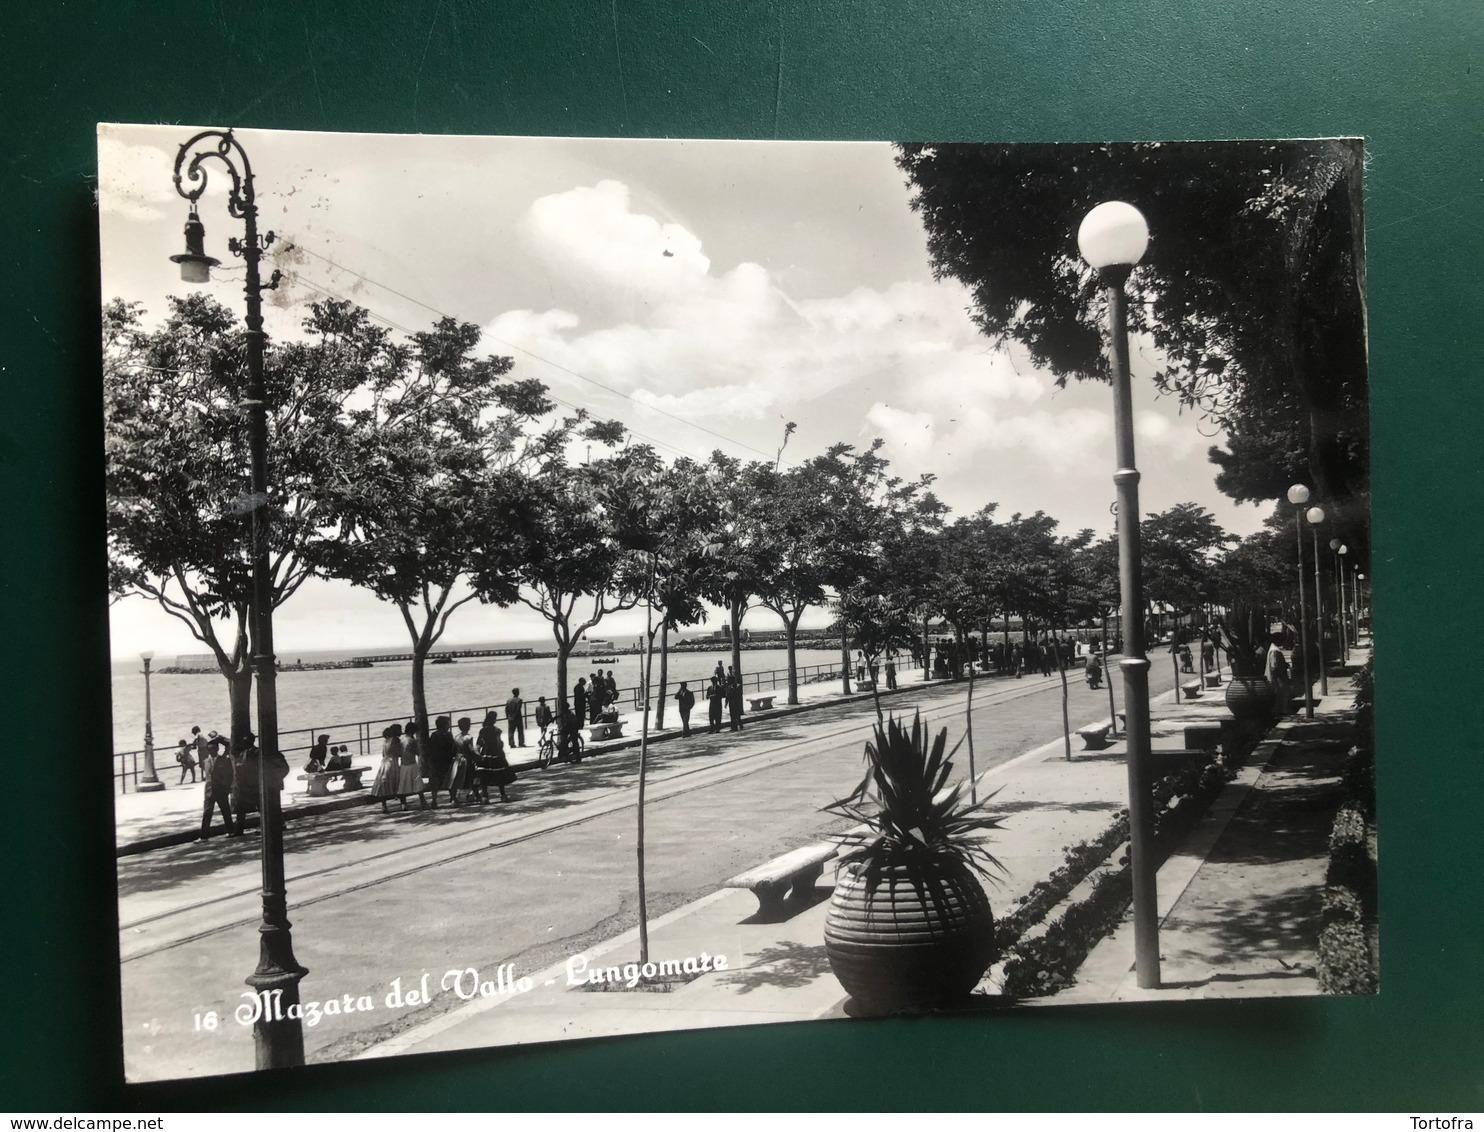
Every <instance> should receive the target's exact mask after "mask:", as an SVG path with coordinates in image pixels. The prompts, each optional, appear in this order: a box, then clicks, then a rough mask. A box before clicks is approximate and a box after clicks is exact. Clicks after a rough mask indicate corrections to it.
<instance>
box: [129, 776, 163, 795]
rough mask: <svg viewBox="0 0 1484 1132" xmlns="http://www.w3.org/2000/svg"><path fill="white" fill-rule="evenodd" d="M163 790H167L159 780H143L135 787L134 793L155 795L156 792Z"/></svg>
mask: <svg viewBox="0 0 1484 1132" xmlns="http://www.w3.org/2000/svg"><path fill="white" fill-rule="evenodd" d="M163 789H165V784H164V783H163V782H161V781H160V780H159V779H158V778H156V779H148V778H141V779H140V780H139V781H138V782H137V783H136V784H135V786H134V793H136V794H153V793H155V791H157V790H163Z"/></svg>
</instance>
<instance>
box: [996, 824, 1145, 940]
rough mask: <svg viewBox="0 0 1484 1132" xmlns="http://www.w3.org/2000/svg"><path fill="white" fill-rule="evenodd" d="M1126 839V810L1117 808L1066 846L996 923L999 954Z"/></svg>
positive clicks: (1036, 922)
mask: <svg viewBox="0 0 1484 1132" xmlns="http://www.w3.org/2000/svg"><path fill="white" fill-rule="evenodd" d="M1127 840H1128V811H1127V810H1120V811H1119V813H1118V817H1116V818H1115V819H1114V820H1113V824H1112V825H1110V826H1108V828H1107V829H1105V830H1104V831H1103V832H1102V833H1100V834H1098V835H1097V836H1096V837H1095V838H1093V839H1092V840H1091V841H1079V842H1077V844H1076V845H1073V846H1071V847H1070V848H1068V849H1066V854H1067V856H1066V860H1065V861H1063V862H1062V864H1060V865H1058V866H1057V867H1056V868H1055V869H1054V870H1052V873H1051V875H1050V876H1048V877H1047V878H1046V879H1045V880H1039V881H1037V882H1036V883H1035V885H1034V886H1033V887H1032V888H1031V890H1030V891H1029V892H1027V893H1026V894H1025V895H1024V896H1022V897H1021V898H1020V899H1019V900H1018V901H1017V902H1016V905H1015V908H1014V910H1013V911H1010V912H1008V913H1006V914H1005V915H1004V916H1002V917H1000V920H999V922H998V923H996V924H995V950H996V951H997V952H999V953H1001V954H1003V953H1004V952H1006V951H1008V950H1009V949H1010V948H1011V947H1013V946H1014V945H1015V943H1016V941H1017V940H1019V939H1020V937H1021V936H1023V935H1024V934H1025V933H1026V931H1027V930H1028V929H1029V928H1031V927H1033V926H1035V925H1036V924H1039V923H1040V922H1041V921H1042V920H1043V919H1044V918H1045V917H1046V914H1047V913H1048V912H1050V911H1051V910H1052V909H1053V908H1055V907H1056V906H1057V905H1058V904H1060V903H1061V902H1062V901H1063V900H1064V899H1066V896H1067V893H1069V892H1071V891H1072V889H1074V888H1076V887H1077V886H1078V885H1079V884H1081V883H1082V882H1083V881H1084V880H1086V879H1087V877H1088V876H1089V875H1090V874H1091V872H1092V870H1093V869H1095V868H1097V867H1098V866H1099V865H1101V864H1102V863H1103V862H1104V861H1106V860H1107V859H1108V856H1109V854H1111V853H1112V852H1113V850H1114V849H1117V848H1118V846H1120V845H1122V844H1123V843H1124V842H1125V841H1127Z"/></svg>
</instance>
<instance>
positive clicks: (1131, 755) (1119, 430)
mask: <svg viewBox="0 0 1484 1132" xmlns="http://www.w3.org/2000/svg"><path fill="white" fill-rule="evenodd" d="M1077 246H1078V248H1079V249H1080V250H1081V252H1082V258H1083V259H1084V260H1086V261H1087V263H1088V265H1089V266H1090V267H1092V268H1093V269H1094V270H1095V271H1097V273H1098V281H1099V283H1101V284H1102V287H1103V296H1104V299H1105V301H1106V303H1107V308H1108V314H1107V327H1106V336H1105V337H1106V346H1107V356H1108V372H1109V376H1110V378H1111V379H1112V383H1113V415H1114V428H1115V431H1114V437H1115V447H1116V460H1117V468H1116V470H1115V471H1114V473H1113V483H1114V485H1115V486H1116V487H1117V489H1118V519H1119V521H1118V580H1119V590H1120V592H1121V597H1122V607H1123V608H1122V620H1123V655H1122V659H1121V660H1120V661H1119V668H1120V669H1121V670H1122V672H1123V710H1124V714H1125V716H1126V719H1127V722H1126V726H1125V734H1126V736H1127V739H1128V744H1127V750H1128V756H1127V758H1128V817H1129V850H1130V854H1129V855H1130V858H1131V868H1132V871H1133V890H1134V891H1133V895H1134V975H1135V981H1136V982H1137V983H1138V985H1139V986H1140V987H1157V986H1159V913H1158V910H1157V893H1156V886H1155V879H1156V877H1155V873H1156V869H1157V862H1156V861H1155V856H1154V813H1153V805H1154V800H1153V796H1152V791H1153V782H1152V781H1151V776H1150V765H1149V764H1150V757H1149V660H1148V658H1147V657H1146V656H1145V655H1144V575H1143V564H1142V561H1141V557H1140V546H1139V472H1138V468H1137V466H1136V464H1135V461H1134V405H1133V392H1132V389H1131V387H1130V381H1129V372H1128V322H1127V318H1128V297H1127V295H1126V294H1125V292H1124V285H1125V284H1126V283H1127V282H1128V277H1129V274H1130V273H1131V272H1132V271H1133V268H1134V265H1135V264H1137V263H1138V262H1139V260H1140V259H1141V258H1143V255H1144V251H1145V249H1146V248H1147V247H1148V246H1149V226H1148V224H1147V223H1146V222H1145V220H1144V217H1143V215H1142V214H1141V213H1140V212H1139V210H1138V209H1136V208H1135V207H1134V206H1133V205H1131V204H1127V203H1125V202H1123V201H1105V202H1104V203H1102V204H1100V205H1098V206H1097V207H1095V208H1093V209H1092V210H1091V211H1090V212H1088V214H1087V215H1086V216H1085V217H1083V218H1082V224H1081V226H1080V227H1079V228H1078V229H1077ZM1110 675H1111V674H1110Z"/></svg>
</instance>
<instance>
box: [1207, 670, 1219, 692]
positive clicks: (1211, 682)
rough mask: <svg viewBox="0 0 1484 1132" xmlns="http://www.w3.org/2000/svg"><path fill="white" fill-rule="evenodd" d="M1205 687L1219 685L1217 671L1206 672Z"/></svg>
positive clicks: (1217, 686) (1216, 686)
mask: <svg viewBox="0 0 1484 1132" xmlns="http://www.w3.org/2000/svg"><path fill="white" fill-rule="evenodd" d="M1206 687H1208V688H1219V687H1221V676H1220V675H1219V674H1218V673H1215V672H1208V673H1206Z"/></svg>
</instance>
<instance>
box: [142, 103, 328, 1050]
mask: <svg viewBox="0 0 1484 1132" xmlns="http://www.w3.org/2000/svg"><path fill="white" fill-rule="evenodd" d="M213 161H215V162H219V163H220V165H221V166H222V168H224V169H225V170H226V172H227V175H228V176H229V177H230V178H231V179H232V180H231V188H230V190H229V192H228V195H227V211H228V213H230V214H231V215H232V216H233V217H235V218H236V219H238V220H241V221H242V224H243V238H242V239H241V240H238V239H236V238H235V237H234V238H233V239H231V240H230V241H228V244H227V246H228V247H229V248H230V249H231V251H232V253H233V254H234V255H237V256H240V257H241V258H242V261H243V263H244V264H245V265H246V268H247V280H246V283H245V285H244V287H243V291H244V293H245V294H246V296H247V320H246V321H247V335H246V337H247V370H248V386H247V396H246V397H245V398H243V400H242V402H241V406H242V408H243V409H245V410H246V412H247V422H248V447H249V451H250V459H251V484H250V492H251V494H250V496H249V499H248V501H247V503H248V507H247V512H248V516H249V522H250V529H249V538H250V540H251V541H250V544H249V545H250V546H251V548H252V616H251V628H252V646H253V668H254V671H255V672H256V676H257V695H258V744H259V751H260V755H259V758H258V775H259V778H258V797H259V799H260V803H259V804H260V807H261V813H262V835H263V842H262V845H263V851H262V855H263V922H262V924H261V925H260V926H259V928H258V933H259V937H258V938H259V949H258V966H257V969H256V970H255V971H253V973H252V974H251V975H249V976H248V978H247V985H248V986H250V987H252V988H253V990H254V991H256V992H258V993H257V999H258V1006H257V1009H256V1015H257V1016H256V1018H255V1020H254V1022H253V1041H254V1045H255V1046H256V1049H257V1066H258V1068H259V1069H272V1068H277V1067H279V1066H285V1065H302V1064H304V1032H303V1030H302V1029H301V1027H300V1022H299V1019H298V1018H297V1017H293V1018H290V1017H289V1014H290V1013H291V1011H290V1007H292V1006H297V1004H298V1002H299V980H300V979H302V978H303V977H304V976H305V975H306V974H308V973H309V972H308V971H307V970H306V969H305V968H304V967H301V966H300V965H299V962H298V960H296V959H295V958H294V947H293V940H292V937H291V935H290V932H289V927H290V925H289V919H288V898H287V894H286V892H285V886H284V874H283V810H282V809H281V807H280V803H279V789H280V787H281V785H282V784H281V783H280V782H278V781H277V778H276V772H275V771H274V770H273V769H272V768H271V767H270V764H276V763H278V762H279V761H280V758H281V756H279V753H278V696H277V690H276V688H275V685H274V677H275V675H276V661H275V658H274V655H273V573H272V565H271V562H270V559H269V535H270V526H271V517H272V516H271V504H270V499H271V497H270V495H269V491H268V407H267V401H266V397H267V394H266V389H265V385H264V380H263V344H264V341H265V340H266V338H267V335H266V334H265V333H264V332H263V292H264V291H266V290H271V289H272V288H274V287H277V286H278V280H279V272H277V271H275V272H274V273H273V277H272V278H271V279H269V280H268V282H267V283H264V282H263V281H262V278H261V276H260V275H259V272H258V266H259V263H260V261H261V260H262V258H263V252H264V251H265V250H266V249H267V247H268V246H269V245H270V244H271V243H273V238H274V237H273V233H272V232H268V233H265V234H263V235H261V236H260V235H259V234H258V206H257V203H256V197H255V194H254V190H253V173H252V165H251V163H250V162H249V161H248V158H247V153H246V151H245V150H243V148H242V143H241V142H239V141H238V140H237V139H236V137H234V136H233V134H232V131H231V130H203V131H202V132H201V133H199V134H197V135H196V136H195V137H193V138H191V139H190V140H189V141H187V142H185V143H184V144H183V145H182V146H181V147H180V152H179V153H177V154H176V156H175V190H176V192H178V193H179V194H180V195H181V196H182V197H184V198H185V199H186V200H188V201H189V202H190V204H191V211H190V216H189V218H188V219H187V221H186V226H185V237H186V250H185V252H184V254H182V255H175V256H171V257H170V258H171V260H173V261H174V262H176V263H178V264H180V277H181V279H183V280H184V281H185V282H187V283H205V282H207V281H208V280H209V279H210V278H211V269H212V268H213V267H215V266H217V264H218V262H219V261H217V260H215V259H213V258H211V257H210V256H208V255H207V254H206V252H205V234H206V233H205V227H204V225H202V223H201V217H200V215H199V214H198V212H197V208H196V205H197V202H198V201H199V200H200V198H201V194H202V193H203V192H205V191H206V166H207V163H209V162H213ZM238 738H240V737H239V736H233V740H234V742H235V741H236V740H237V739H238ZM292 1013H293V1014H295V1015H297V1014H298V1013H299V1012H298V1010H293V1011H292Z"/></svg>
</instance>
